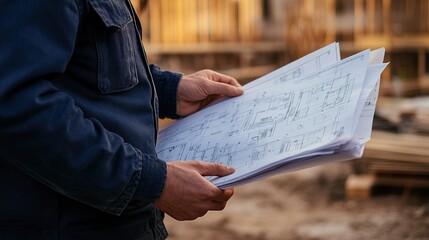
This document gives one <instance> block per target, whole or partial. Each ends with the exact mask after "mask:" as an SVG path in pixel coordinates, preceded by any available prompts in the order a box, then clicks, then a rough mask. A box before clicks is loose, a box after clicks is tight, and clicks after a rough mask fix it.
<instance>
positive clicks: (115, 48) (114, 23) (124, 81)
mask: <svg viewBox="0 0 429 240" xmlns="http://www.w3.org/2000/svg"><path fill="white" fill-rule="evenodd" d="M89 2H90V4H91V6H92V9H93V10H94V11H93V12H94V13H95V14H94V18H95V19H94V21H93V23H94V37H95V44H96V49H97V55H98V67H97V68H98V72H97V78H98V88H99V90H100V92H101V93H103V94H108V93H114V92H120V91H124V90H128V89H131V88H133V87H134V86H135V85H137V83H138V78H137V69H136V61H135V52H134V48H135V46H137V37H136V34H135V32H134V31H135V29H134V23H133V18H132V15H131V12H130V9H129V6H128V5H127V4H128V0H103V1H96V0H90V1H89Z"/></svg>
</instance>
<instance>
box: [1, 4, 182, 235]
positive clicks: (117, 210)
mask: <svg viewBox="0 0 429 240" xmlns="http://www.w3.org/2000/svg"><path fill="white" fill-rule="evenodd" d="M140 40H141V27H140V23H139V21H138V19H137V17H136V14H135V13H134V11H133V9H132V7H131V4H130V2H129V0H51V1H48V0H38V1H31V0H30V1H23V0H0V239H2V240H7V239H103V240H108V239H164V238H165V237H166V236H167V232H166V230H165V228H164V225H163V223H162V219H163V213H162V212H161V211H159V210H158V209H157V208H155V207H154V206H153V202H154V201H155V200H156V199H157V198H158V197H159V196H160V194H161V192H162V189H163V186H164V182H165V177H166V165H165V162H163V161H161V160H160V159H158V158H157V156H156V152H155V142H156V134H157V119H158V109H159V116H160V117H175V116H176V115H175V112H176V91H177V85H178V83H179V81H180V78H181V75H180V74H177V73H173V72H163V71H160V69H158V68H157V67H156V66H154V65H148V63H147V59H146V55H145V52H144V48H143V46H142V45H141V41H140ZM157 93H158V94H157Z"/></svg>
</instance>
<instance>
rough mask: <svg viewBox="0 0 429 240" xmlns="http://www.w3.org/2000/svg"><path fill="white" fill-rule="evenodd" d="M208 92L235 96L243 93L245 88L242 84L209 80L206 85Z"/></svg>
mask: <svg viewBox="0 0 429 240" xmlns="http://www.w3.org/2000/svg"><path fill="white" fill-rule="evenodd" d="M206 87H207V89H206V92H207V93H208V94H209V95H213V94H220V95H224V96H228V97H235V96H239V95H242V94H243V92H244V91H243V88H242V87H240V86H233V85H230V84H227V83H222V82H215V81H209V82H207V85H206Z"/></svg>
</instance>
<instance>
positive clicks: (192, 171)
mask: <svg viewBox="0 0 429 240" xmlns="http://www.w3.org/2000/svg"><path fill="white" fill-rule="evenodd" d="M233 172H234V169H233V168H229V167H227V166H224V165H221V164H217V163H206V162H202V161H181V162H169V163H167V179H166V182H165V186H164V190H163V191H162V194H161V197H160V198H159V199H158V200H157V201H156V202H155V205H156V207H158V208H159V209H160V210H162V211H163V212H165V213H167V214H168V215H170V216H171V217H173V218H174V219H176V220H180V221H183V220H194V219H196V218H198V217H201V216H204V215H205V214H206V213H207V212H208V211H209V210H217V211H220V210H223V209H224V208H225V206H226V202H227V201H228V200H229V199H230V198H231V197H232V195H233V193H234V190H233V189H227V190H221V189H219V188H218V187H216V186H215V185H213V184H212V183H211V182H209V181H208V180H207V179H206V178H204V176H226V175H229V174H232V173H233Z"/></svg>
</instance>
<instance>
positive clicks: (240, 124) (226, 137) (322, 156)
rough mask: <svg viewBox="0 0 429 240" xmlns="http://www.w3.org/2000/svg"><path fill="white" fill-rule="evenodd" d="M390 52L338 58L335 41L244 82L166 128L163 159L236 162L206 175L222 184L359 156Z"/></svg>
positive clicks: (161, 148) (159, 147)
mask: <svg viewBox="0 0 429 240" xmlns="http://www.w3.org/2000/svg"><path fill="white" fill-rule="evenodd" d="M384 54H385V50H384V49H378V50H375V51H370V50H366V51H362V52H360V53H358V54H356V55H353V56H351V57H348V58H346V59H343V60H341V59H340V49H339V44H338V43H332V44H331V45H328V46H326V47H324V48H322V49H319V50H317V51H315V52H313V53H310V54H309V55H307V56H305V57H302V58H301V59H299V60H297V61H295V62H292V63H290V64H288V65H286V66H284V67H282V68H280V69H277V70H275V71H273V72H271V73H269V74H267V75H265V76H263V77H261V78H259V79H256V80H254V81H252V82H250V83H248V84H246V85H244V86H243V88H244V89H245V93H244V94H243V95H242V96H239V97H235V98H229V99H225V100H223V101H219V102H218V103H216V104H213V105H211V106H209V107H207V108H205V109H203V110H201V111H199V112H197V113H195V114H193V115H191V116H188V117H186V118H183V119H181V120H178V121H176V122H174V123H173V124H171V125H169V126H167V127H165V128H164V129H162V130H161V131H160V133H159V138H158V144H157V152H158V156H159V158H160V159H163V160H165V161H167V162H168V161H178V160H202V161H206V162H217V163H222V164H225V165H229V166H233V167H234V168H235V169H236V171H235V173H234V174H231V175H229V176H225V177H216V176H212V177H208V179H209V180H210V181H211V182H213V183H214V184H215V185H217V186H218V187H220V188H222V189H225V188H230V187H235V186H239V185H243V184H246V183H249V182H253V181H256V180H260V179H263V178H266V177H269V176H273V175H277V174H280V173H284V172H289V171H295V170H299V169H303V168H308V167H312V166H317V165H320V164H324V163H328V162H332V161H339V160H349V159H356V158H359V157H361V156H362V154H363V150H364V147H365V143H366V142H367V141H369V139H370V137H371V129H372V121H373V117H374V113H375V105H376V102H377V97H378V89H379V83H380V75H381V73H382V72H383V70H384V69H385V68H386V66H387V63H383V59H384Z"/></svg>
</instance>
